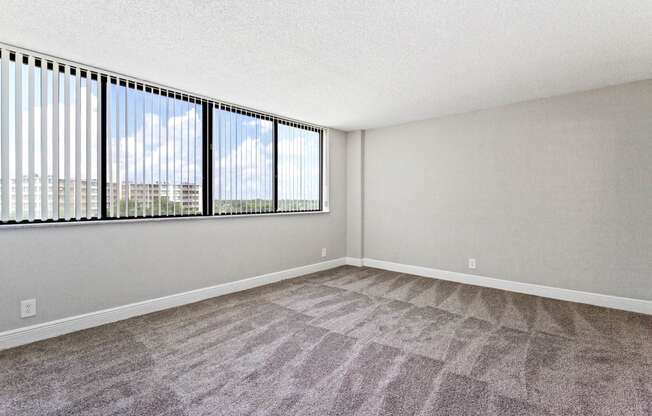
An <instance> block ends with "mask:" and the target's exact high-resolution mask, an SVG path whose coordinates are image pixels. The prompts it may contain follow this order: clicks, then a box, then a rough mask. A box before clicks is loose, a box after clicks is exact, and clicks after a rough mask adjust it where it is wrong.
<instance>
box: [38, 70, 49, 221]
mask: <svg viewBox="0 0 652 416" xmlns="http://www.w3.org/2000/svg"><path fill="white" fill-rule="evenodd" d="M40 71H41V161H40V162H41V218H49V216H48V195H49V194H50V190H49V185H48V181H49V180H48V179H49V178H50V175H49V172H48V156H49V152H48V89H49V88H48V67H47V62H45V61H44V60H41V70H40Z"/></svg>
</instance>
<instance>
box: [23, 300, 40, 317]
mask: <svg viewBox="0 0 652 416" xmlns="http://www.w3.org/2000/svg"><path fill="white" fill-rule="evenodd" d="M35 315H36V299H27V300H21V301H20V317H21V318H29V317H31V316H35Z"/></svg>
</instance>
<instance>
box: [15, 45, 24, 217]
mask: <svg viewBox="0 0 652 416" xmlns="http://www.w3.org/2000/svg"><path fill="white" fill-rule="evenodd" d="M15 70H16V71H15V72H16V76H15V85H16V90H15V92H14V94H15V98H16V106H15V107H14V115H15V116H16V122H15V124H14V126H15V132H14V137H15V143H16V144H15V146H16V147H15V156H16V162H15V166H16V185H15V186H16V221H22V220H23V56H22V55H21V54H20V53H17V54H16V61H15Z"/></svg>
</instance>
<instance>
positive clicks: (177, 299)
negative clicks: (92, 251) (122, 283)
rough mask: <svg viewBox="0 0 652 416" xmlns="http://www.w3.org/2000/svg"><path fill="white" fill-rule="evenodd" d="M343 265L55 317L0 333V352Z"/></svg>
mask: <svg viewBox="0 0 652 416" xmlns="http://www.w3.org/2000/svg"><path fill="white" fill-rule="evenodd" d="M344 264H346V259H345V258H344V257H341V258H338V259H334V260H328V261H323V262H320V263H315V264H310V265H307V266H301V267H295V268H293V269H287V270H282V271H279V272H274V273H268V274H264V275H260V276H255V277H251V278H248V279H242V280H237V281H235V282H229V283H223V284H220V285H216V286H210V287H205V288H202V289H196V290H191V291H188V292H183V293H176V294H174V295H169V296H164V297H160V298H156V299H150V300H145V301H142V302H137V303H130V304H128V305H122V306H117V307H115V308H110V309H104V310H100V311H96V312H91V313H86V314H83V315H77V316H71V317H68V318H63V319H57V320H56V321H50V322H44V323H42V324H36V325H32V326H27V327H23V328H17V329H12V330H9V331H5V332H0V351H2V350H3V349H7V348H12V347H17V346H19V345H24V344H29V343H31V342H35V341H40V340H43V339H47V338H52V337H56V336H59V335H63V334H68V333H70V332H75V331H80V330H82V329H87V328H92V327H95V326H99V325H104V324H108V323H111V322H116V321H121V320H123V319H128V318H132V317H134V316H139V315H145V314H148V313H152V312H156V311H160V310H163V309H168V308H173V307H175V306H181V305H186V304H189V303H194V302H199V301H202V300H205V299H209V298H213V297H216V296H221V295H226V294H229V293H234V292H239V291H242V290H246V289H251V288H254V287H257V286H262V285H267V284H270V283H274V282H278V281H281V280H285V279H291V278H293V277H297V276H302V275H304V274H309V273H315V272H319V271H322V270H327V269H332V268H333V267H337V266H342V265H344Z"/></svg>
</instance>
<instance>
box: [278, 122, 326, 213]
mask: <svg viewBox="0 0 652 416" xmlns="http://www.w3.org/2000/svg"><path fill="white" fill-rule="evenodd" d="M320 148H321V137H320V133H319V132H318V131H313V130H308V129H305V128H302V127H297V126H291V125H287V124H282V123H279V124H278V211H281V212H293V211H317V210H319V209H320V203H319V202H320V199H319V196H320V170H321V166H320V165H321V164H320V155H321V152H320Z"/></svg>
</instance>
